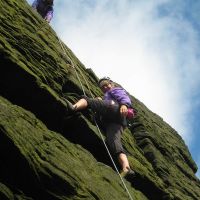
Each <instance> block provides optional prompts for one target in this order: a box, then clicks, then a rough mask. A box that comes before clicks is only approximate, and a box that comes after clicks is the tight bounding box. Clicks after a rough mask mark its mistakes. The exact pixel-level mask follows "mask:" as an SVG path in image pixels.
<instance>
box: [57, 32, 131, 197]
mask: <svg viewBox="0 0 200 200" xmlns="http://www.w3.org/2000/svg"><path fill="white" fill-rule="evenodd" d="M57 37H58V35H57ZM58 40H59V43H60V46H61V48H62V50H63V53H64V55H66V56H68V57H69V59H70V62H71V64H72V67H73V69H74V70H75V73H76V76H77V79H78V80H79V82H80V85H81V88H82V91H83V94H84V95H85V96H86V93H85V90H84V88H83V84H82V82H81V79H80V77H79V74H78V72H77V70H76V67H75V65H74V63H73V61H72V58H71V57H70V55H67V53H66V51H67V50H66V48H65V47H64V45H63V44H62V42H61V40H60V38H59V37H58ZM79 72H80V73H81V75H82V77H83V79H84V81H85V83H86V85H87V87H88V90H89V92H90V95H91V97H92V98H93V99H94V96H93V94H92V92H91V89H90V87H89V84H88V82H87V80H86V79H85V76H84V75H83V73H82V72H81V71H80V70H79ZM94 122H95V125H96V127H97V130H98V132H99V135H100V136H101V139H102V141H103V144H104V146H105V148H106V151H107V153H108V155H109V157H110V160H111V161H112V164H113V166H114V168H115V170H116V172H117V174H118V175H119V177H120V180H121V182H122V184H123V186H124V188H125V190H126V192H127V194H128V196H129V199H130V200H133V198H132V196H131V194H130V192H129V190H128V188H127V186H126V184H125V182H124V180H123V177H122V176H121V174H120V173H119V170H118V168H117V166H116V164H115V161H114V159H113V157H112V155H111V153H110V151H109V149H108V146H107V144H106V143H105V141H104V138H103V134H102V133H101V130H100V128H99V126H98V123H97V122H96V119H95V117H94Z"/></svg>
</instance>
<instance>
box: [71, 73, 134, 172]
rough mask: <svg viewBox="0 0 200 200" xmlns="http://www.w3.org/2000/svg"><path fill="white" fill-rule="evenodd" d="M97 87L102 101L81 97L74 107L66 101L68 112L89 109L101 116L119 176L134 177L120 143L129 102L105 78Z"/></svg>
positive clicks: (119, 89)
mask: <svg viewBox="0 0 200 200" xmlns="http://www.w3.org/2000/svg"><path fill="white" fill-rule="evenodd" d="M99 87H100V88H101V90H102V91H103V93H104V98H103V100H102V99H101V98H100V97H98V98H96V99H92V98H88V97H86V96H83V98H82V99H80V100H79V101H78V102H76V103H75V104H74V105H72V104H71V103H70V102H68V101H67V102H68V106H69V109H70V112H72V113H73V112H76V111H80V110H84V109H86V108H90V109H91V110H93V111H94V112H95V113H96V114H97V115H98V116H101V119H102V121H103V124H104V127H105V132H106V143H107V144H108V147H109V149H110V151H111V153H112V154H113V155H115V156H117V158H118V161H119V164H120V166H121V175H122V176H127V175H134V171H133V170H131V168H130V165H129V161H128V158H127V156H126V153H125V151H124V149H123V147H122V143H121V134H122V133H123V130H124V128H125V127H126V125H127V122H126V117H127V115H128V109H130V110H131V109H132V105H131V100H130V98H129V96H128V94H127V92H126V91H125V90H124V89H123V88H121V87H118V86H116V85H115V83H114V82H112V81H111V80H110V79H109V78H107V77H106V78H102V79H100V80H99Z"/></svg>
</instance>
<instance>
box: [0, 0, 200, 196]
mask: <svg viewBox="0 0 200 200" xmlns="http://www.w3.org/2000/svg"><path fill="white" fill-rule="evenodd" d="M0 10H1V12H0V92H1V93H0V95H1V96H0V199H1V200H4V199H8V200H15V199H17V200H19V199H20V200H44V199H45V200H64V199H70V200H73V199H74V200H78V199H87V200H89V199H91V200H92V199H99V200H108V199H109V200H118V199H119V200H125V199H130V196H129V195H128V193H127V192H126V190H125V189H124V186H123V184H122V182H121V180H120V178H119V176H118V175H117V173H116V172H115V170H114V167H113V165H112V163H111V161H110V158H109V156H108V155H107V152H106V150H105V147H104V145H103V142H102V139H101V136H100V134H99V132H98V129H97V128H96V126H95V123H94V120H93V117H92V114H91V113H90V112H89V111H87V112H84V113H78V114H77V115H74V116H70V115H69V112H68V107H67V104H66V102H65V101H64V99H63V97H65V98H67V99H68V100H70V101H72V102H74V101H76V100H77V99H78V98H79V97H80V95H82V94H83V92H82V88H84V91H85V93H86V95H87V96H99V95H102V94H101V91H100V90H99V89H98V87H97V77H96V75H95V74H94V73H93V71H92V70H91V69H86V68H85V67H84V66H83V65H82V63H81V62H80V61H79V60H78V59H77V58H76V56H75V55H74V54H73V53H72V52H71V51H70V49H69V48H67V47H66V46H65V45H64V44H62V42H61V41H59V38H58V37H57V36H56V33H55V32H54V31H53V30H52V29H51V27H50V26H49V25H48V24H47V23H46V22H44V21H43V20H42V18H41V17H40V16H39V15H38V14H37V13H36V12H35V11H33V10H32V8H31V7H30V6H29V5H28V4H27V3H26V2H25V1H24V0H21V1H17V0H8V1H5V0H0ZM60 42H61V43H60ZM61 44H62V45H61ZM77 74H78V77H79V78H80V80H81V81H82V85H81V84H80V82H79V78H78V77H77ZM132 100H133V102H134V105H135V108H136V109H137V111H138V112H137V116H136V117H135V118H134V119H133V120H132V121H131V122H130V127H129V128H127V129H126V130H125V132H124V134H123V138H122V141H123V145H124V147H125V149H126V150H127V152H128V155H129V160H130V164H131V167H132V168H133V169H134V170H135V171H136V177H135V178H134V179H132V180H124V183H125V185H126V187H127V189H128V191H129V193H130V195H131V196H132V199H134V200H146V199H147V200H199V199H200V181H199V179H197V177H196V176H195V172H196V171H197V166H196V164H195V163H194V161H193V159H192V157H191V155H190V152H189V151H188V148H187V146H186V145H185V143H184V141H183V140H182V138H181V137H180V136H179V135H178V134H177V132H176V131H175V130H174V129H173V128H172V127H170V126H169V125H168V124H167V123H166V122H164V121H163V120H162V119H161V118H160V117H159V116H158V115H156V114H155V113H153V112H151V111H150V110H149V109H148V108H147V107H145V105H144V104H142V103H141V102H140V101H139V100H137V99H136V98H135V97H133V96H132Z"/></svg>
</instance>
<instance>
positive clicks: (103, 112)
mask: <svg viewBox="0 0 200 200" xmlns="http://www.w3.org/2000/svg"><path fill="white" fill-rule="evenodd" d="M83 98H84V99H85V100H86V101H87V103H88V108H91V110H92V111H93V112H95V114H97V115H98V116H100V117H101V118H102V121H103V124H104V127H105V132H106V143H107V144H108V147H109V149H110V151H111V153H112V154H114V155H116V154H119V153H125V151H124V149H123V147H122V143H121V135H122V133H123V129H124V127H125V125H126V119H125V118H122V117H121V115H120V112H119V104H117V103H115V104H111V103H110V101H105V100H98V99H92V98H88V97H85V96H84V97H83Z"/></svg>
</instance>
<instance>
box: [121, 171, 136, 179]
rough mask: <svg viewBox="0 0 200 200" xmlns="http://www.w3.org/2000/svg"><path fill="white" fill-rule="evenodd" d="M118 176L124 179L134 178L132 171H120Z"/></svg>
mask: <svg viewBox="0 0 200 200" xmlns="http://www.w3.org/2000/svg"><path fill="white" fill-rule="evenodd" d="M120 175H121V176H122V177H124V178H127V177H134V176H135V172H134V171H133V170H132V169H129V170H128V171H122V172H121V173H120Z"/></svg>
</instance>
